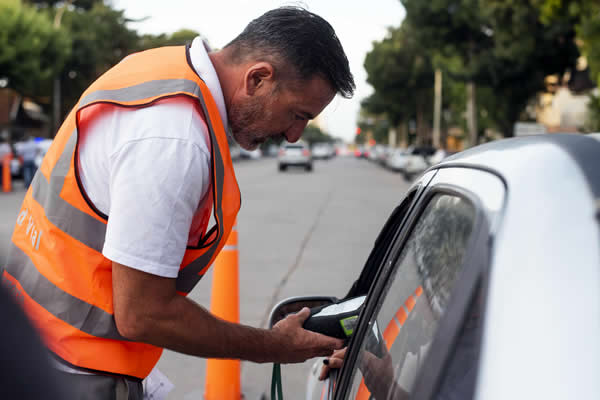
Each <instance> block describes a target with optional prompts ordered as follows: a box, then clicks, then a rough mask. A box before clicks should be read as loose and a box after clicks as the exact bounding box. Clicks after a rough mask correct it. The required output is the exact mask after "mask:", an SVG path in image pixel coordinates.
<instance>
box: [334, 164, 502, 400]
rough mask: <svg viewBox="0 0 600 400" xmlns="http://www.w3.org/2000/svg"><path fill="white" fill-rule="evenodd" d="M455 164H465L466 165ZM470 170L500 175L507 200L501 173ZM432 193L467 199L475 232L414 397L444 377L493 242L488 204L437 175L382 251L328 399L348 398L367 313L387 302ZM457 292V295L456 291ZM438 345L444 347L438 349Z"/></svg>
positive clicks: (424, 393)
mask: <svg viewBox="0 0 600 400" xmlns="http://www.w3.org/2000/svg"><path fill="white" fill-rule="evenodd" d="M457 167H458V168H467V167H466V166H457ZM446 168H449V166H440V167H438V168H435V169H433V170H429V172H432V171H440V170H443V169H446ZM473 170H477V171H480V172H484V173H487V174H491V175H493V176H495V177H496V178H499V179H500V182H501V183H502V185H503V186H504V198H503V203H504V201H505V199H506V183H505V181H504V180H503V179H502V177H501V176H500V175H499V174H497V173H495V172H494V171H490V170H487V169H479V168H473ZM441 175H443V173H442V174H441ZM436 194H451V195H458V196H460V197H461V198H464V199H466V200H467V201H469V202H470V203H471V204H472V205H473V207H474V209H475V217H474V226H473V233H472V235H471V237H470V238H469V243H468V245H467V251H466V253H465V260H464V268H463V269H462V271H461V273H460V275H459V277H458V278H457V283H456V285H455V287H454V288H453V291H452V296H451V301H450V303H449V304H448V307H447V310H446V312H445V313H444V316H442V318H441V319H440V322H439V327H438V330H437V332H436V334H435V335H434V339H433V340H432V347H431V349H430V350H429V352H428V353H429V354H430V355H431V354H433V353H435V352H440V355H439V357H435V358H434V357H429V356H428V357H427V358H426V361H425V363H424V365H423V366H422V368H421V369H420V371H419V372H418V375H417V379H416V381H415V387H414V390H413V396H412V398H419V399H429V398H430V397H431V394H432V393H435V390H437V387H438V385H439V383H440V381H441V378H442V377H443V366H444V365H445V364H446V362H447V361H448V359H449V357H450V355H451V353H452V352H451V349H452V348H453V344H454V343H455V341H456V338H457V336H458V334H459V331H460V328H461V327H462V321H463V320H464V315H465V313H466V312H467V308H468V306H469V304H470V300H471V298H472V296H473V293H474V292H475V290H476V288H477V285H478V284H480V283H481V284H482V285H485V282H487V279H484V277H485V276H484V274H486V271H487V270H488V267H489V258H490V253H491V246H492V245H493V232H492V224H490V221H489V214H488V212H487V209H486V207H485V206H484V205H483V204H482V201H481V199H480V196H478V195H477V194H476V193H474V192H473V191H471V190H468V189H467V188H465V187H464V186H463V185H461V184H460V182H454V183H448V182H445V181H444V179H443V177H441V179H440V174H436V175H435V176H434V177H432V179H431V180H429V181H428V182H427V185H426V186H425V187H423V189H422V191H421V193H420V195H419V197H418V198H416V201H415V202H414V203H413V204H412V205H411V208H410V210H409V213H408V214H407V218H405V219H404V221H403V222H402V227H401V228H400V230H399V232H397V234H396V237H395V240H394V241H393V242H392V244H391V246H390V248H389V249H387V251H386V256H385V258H384V259H383V265H382V266H381V267H380V268H379V273H378V275H377V277H376V280H375V281H374V284H373V285H372V286H371V288H370V290H369V293H368V295H367V301H366V302H365V307H364V309H363V311H362V313H361V316H360V318H359V322H358V325H357V328H356V331H355V334H354V335H353V337H352V338H351V340H350V342H349V345H348V352H347V354H346V358H345V360H344V364H343V366H342V368H341V370H340V372H339V375H338V379H337V380H338V385H337V387H336V390H335V391H334V393H333V397H330V398H333V399H336V400H339V399H344V398H346V397H347V395H348V392H349V390H350V389H351V382H352V380H353V373H354V370H355V369H354V364H355V363H356V360H357V357H358V355H359V352H360V347H361V346H360V345H359V344H360V343H361V342H362V340H363V337H364V335H365V334H366V332H367V330H368V329H369V321H370V319H371V316H372V314H373V313H374V312H375V310H378V309H379V308H380V306H381V304H382V302H383V301H384V300H385V296H384V290H385V288H386V284H387V283H386V282H387V280H389V278H390V276H391V275H392V274H393V273H394V272H395V268H394V267H395V264H396V261H397V259H398V257H399V255H400V254H401V252H402V250H403V249H404V247H405V245H406V242H407V240H408V238H409V237H410V234H411V233H412V231H413V229H414V227H415V226H416V224H417V222H418V221H419V220H420V217H421V215H422V214H423V212H424V210H425V209H426V207H427V205H428V204H429V202H430V200H431V199H432V198H433V196H435V195H436ZM503 207H504V205H503V206H502V208H503ZM461 292H462V293H461ZM459 293H461V294H460V295H458V294H459ZM484 298H485V296H484ZM442 332H443V333H442ZM445 336H447V339H444V337H445ZM442 348H443V349H445V350H443V351H442V350H441V349H442ZM428 385H429V388H428ZM417 396H418V397H417Z"/></svg>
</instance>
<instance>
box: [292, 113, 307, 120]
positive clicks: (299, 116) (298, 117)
mask: <svg viewBox="0 0 600 400" xmlns="http://www.w3.org/2000/svg"><path fill="white" fill-rule="evenodd" d="M295 118H296V120H297V121H306V117H304V116H302V115H299V114H296V116H295Z"/></svg>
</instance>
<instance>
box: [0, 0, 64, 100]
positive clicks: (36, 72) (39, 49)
mask: <svg viewBox="0 0 600 400" xmlns="http://www.w3.org/2000/svg"><path fill="white" fill-rule="evenodd" d="M69 52H70V41H69V38H68V35H67V33H66V32H65V31H64V30H62V29H55V28H54V27H53V24H52V21H51V20H50V17H49V15H48V14H47V13H46V12H40V11H37V10H36V9H35V8H33V7H31V6H27V5H23V4H22V3H21V2H20V1H18V0H3V1H2V2H0V71H1V73H0V74H1V76H2V77H4V78H8V84H9V87H12V88H13V89H15V90H17V91H18V92H20V93H22V94H26V95H30V96H38V97H41V96H48V95H49V94H50V93H51V92H50V90H51V85H50V83H51V79H52V77H53V76H54V75H55V74H56V72H57V71H59V70H60V69H61V68H62V67H63V65H64V63H65V60H66V58H67V57H68V56H69Z"/></svg>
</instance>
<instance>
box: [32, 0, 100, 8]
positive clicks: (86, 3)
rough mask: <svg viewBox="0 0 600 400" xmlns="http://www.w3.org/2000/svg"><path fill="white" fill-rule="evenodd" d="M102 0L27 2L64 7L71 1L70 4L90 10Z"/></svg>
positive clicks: (50, 6)
mask: <svg viewBox="0 0 600 400" xmlns="http://www.w3.org/2000/svg"><path fill="white" fill-rule="evenodd" d="M102 2H103V1H102V0H74V1H73V0H71V1H65V0H28V1H27V3H30V4H33V5H36V6H37V7H39V8H54V7H56V6H59V7H62V6H64V5H65V3H69V5H70V6H72V7H74V8H78V9H81V10H90V9H91V8H92V7H93V6H94V5H95V4H98V3H102Z"/></svg>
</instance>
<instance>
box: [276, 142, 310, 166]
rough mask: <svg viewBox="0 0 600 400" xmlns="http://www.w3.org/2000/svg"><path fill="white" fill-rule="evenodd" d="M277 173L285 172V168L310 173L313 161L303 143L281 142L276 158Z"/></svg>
mask: <svg viewBox="0 0 600 400" xmlns="http://www.w3.org/2000/svg"><path fill="white" fill-rule="evenodd" d="M277 160H278V164H279V171H285V170H286V169H287V167H302V168H304V169H305V170H307V171H312V169H313V161H312V155H311V152H310V149H309V148H308V145H307V144H306V143H305V142H303V141H298V142H295V143H289V142H283V143H282V144H281V147H280V149H279V155H278V157H277Z"/></svg>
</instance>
